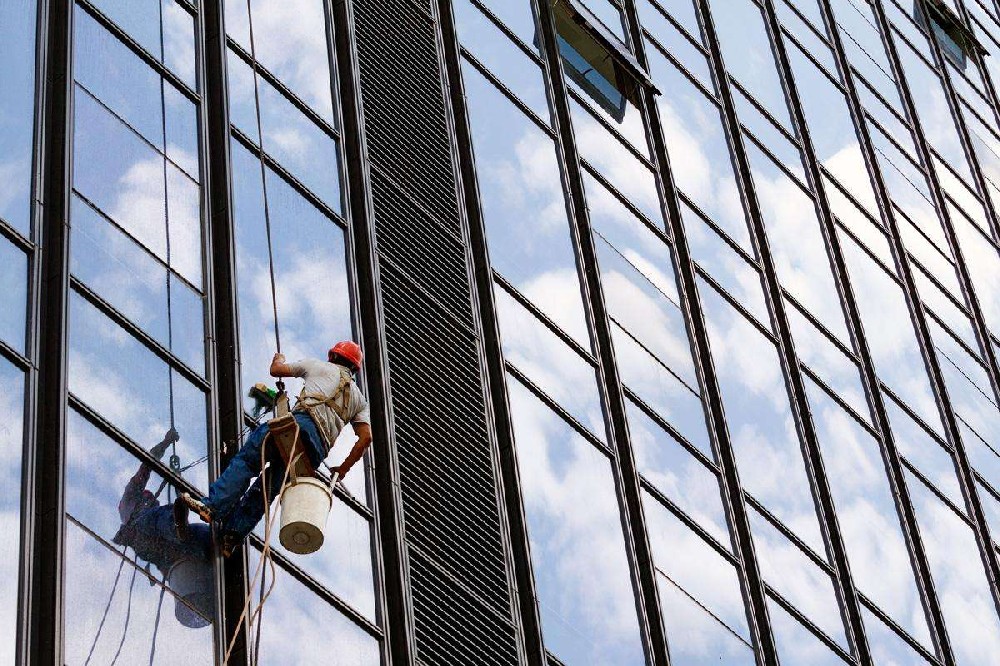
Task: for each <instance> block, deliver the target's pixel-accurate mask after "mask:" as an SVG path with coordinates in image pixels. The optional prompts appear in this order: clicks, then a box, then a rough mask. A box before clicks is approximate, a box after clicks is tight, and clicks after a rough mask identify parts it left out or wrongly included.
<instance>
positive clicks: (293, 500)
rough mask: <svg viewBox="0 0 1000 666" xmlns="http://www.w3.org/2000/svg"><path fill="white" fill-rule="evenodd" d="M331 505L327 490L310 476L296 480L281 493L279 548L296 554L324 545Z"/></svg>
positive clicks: (311, 550) (331, 500) (302, 553)
mask: <svg viewBox="0 0 1000 666" xmlns="http://www.w3.org/2000/svg"><path fill="white" fill-rule="evenodd" d="M332 504H333V494H332V493H331V492H330V488H329V487H328V486H327V485H326V484H325V483H323V482H322V481H320V480H319V479H314V478H312V477H305V478H303V477H299V478H298V479H296V480H295V481H293V482H292V483H291V484H289V485H288V487H287V488H285V491H284V492H283V493H281V532H280V533H279V534H278V537H279V538H280V539H281V545H282V546H284V547H285V548H287V549H288V550H290V551H292V552H293V553H296V554H298V555H308V554H309V553H315V552H316V551H317V550H319V549H320V547H322V545H323V528H324V527H325V526H326V518H327V516H328V515H329V514H330V507H331V506H332Z"/></svg>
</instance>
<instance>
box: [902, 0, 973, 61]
mask: <svg viewBox="0 0 1000 666" xmlns="http://www.w3.org/2000/svg"><path fill="white" fill-rule="evenodd" d="M913 16H914V18H916V21H917V23H918V24H919V25H920V26H922V27H923V28H925V29H929V31H930V33H931V34H932V35H933V36H934V39H935V40H936V41H937V43H938V44H939V45H940V46H941V52H942V53H944V56H945V57H946V58H948V60H950V61H951V62H952V64H953V65H955V66H956V67H958V68H959V69H964V68H965V63H966V61H967V59H968V58H970V57H971V58H974V57H976V56H977V55H978V54H985V53H986V51H985V49H983V47H982V46H981V45H980V44H979V42H978V41H976V38H975V36H973V34H972V32H971V31H970V30H969V28H968V27H966V25H965V24H964V23H962V19H961V18H960V17H959V16H958V15H957V14H955V10H953V9H952V8H951V7H950V6H948V4H947V3H946V2H944V0H915V1H914V3H913Z"/></svg>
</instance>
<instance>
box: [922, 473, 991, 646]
mask: <svg viewBox="0 0 1000 666" xmlns="http://www.w3.org/2000/svg"><path fill="white" fill-rule="evenodd" d="M907 485H908V486H909V489H910V497H912V498H913V504H914V506H915V507H916V511H917V521H918V522H919V524H920V532H921V535H922V537H923V541H924V547H925V548H926V549H927V559H928V560H929V561H930V565H931V574H932V575H933V576H934V587H935V589H936V590H937V594H938V599H939V600H940V601H941V608H942V610H943V611H944V619H945V623H946V624H947V626H948V635H949V637H950V638H951V643H952V647H953V649H954V651H955V657H956V660H957V662H958V663H959V664H988V663H990V661H992V660H993V659H994V658H995V657H996V655H997V654H1000V620H998V618H997V611H996V607H995V606H994V604H993V598H992V597H991V596H990V593H989V583H988V581H987V577H986V572H985V570H984V569H983V563H982V560H981V559H980V558H979V549H978V547H977V546H976V541H975V538H974V537H973V535H972V531H971V529H969V527H968V526H967V525H966V524H965V523H963V522H962V520H961V519H959V517H958V516H956V515H955V514H954V513H953V512H952V511H951V509H949V508H947V507H945V506H944V505H943V504H941V502H940V500H938V499H937V498H936V497H935V496H934V495H933V494H932V493H931V492H930V491H929V490H928V489H927V487H926V486H924V485H923V484H922V483H920V481H919V480H917V479H915V478H914V477H913V476H911V475H907Z"/></svg>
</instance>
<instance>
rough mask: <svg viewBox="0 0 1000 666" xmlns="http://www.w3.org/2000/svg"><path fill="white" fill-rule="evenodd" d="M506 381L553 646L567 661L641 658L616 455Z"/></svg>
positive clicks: (632, 661) (546, 626)
mask: <svg viewBox="0 0 1000 666" xmlns="http://www.w3.org/2000/svg"><path fill="white" fill-rule="evenodd" d="M507 387H508V391H509V393H510V400H511V413H512V415H513V419H512V421H513V424H514V436H515V440H516V442H517V449H518V459H519V467H520V476H521V487H522V491H523V494H524V504H525V513H526V514H527V517H528V534H529V537H530V539H531V555H532V560H533V563H534V572H535V581H536V590H537V593H538V601H539V606H540V610H541V614H542V632H543V635H544V638H545V645H546V647H547V648H548V649H549V650H550V651H551V652H552V653H553V654H555V655H556V657H558V658H559V659H560V660H561V661H562V662H563V663H565V664H569V665H574V664H597V663H600V664H635V663H641V662H642V661H643V651H642V644H641V642H640V638H639V627H638V622H637V619H636V615H635V603H634V597H633V590H632V583H631V579H630V575H629V566H628V561H627V559H626V556H625V547H624V537H623V534H622V527H621V516H620V515H619V512H618V499H617V496H616V493H615V485H614V481H613V476H612V474H611V466H610V464H609V460H608V458H607V457H606V455H605V454H603V453H601V452H600V451H598V450H597V449H596V448H595V447H594V446H593V445H592V444H590V443H589V442H587V441H586V440H585V439H583V438H582V437H580V435H578V434H576V433H575V432H574V431H573V430H572V429H571V428H570V427H569V425H567V424H566V423H565V422H564V421H562V420H561V419H560V418H559V417H558V416H557V415H556V414H555V413H554V412H552V411H551V410H549V409H548V408H547V407H546V406H545V405H543V404H542V403H541V402H540V401H539V400H538V399H537V398H535V397H534V396H532V395H531V394H530V393H529V392H528V390H527V389H525V388H524V387H523V386H521V385H520V384H519V383H518V382H517V381H516V380H514V379H513V378H509V379H508V382H507Z"/></svg>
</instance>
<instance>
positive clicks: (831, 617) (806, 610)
mask: <svg viewBox="0 0 1000 666" xmlns="http://www.w3.org/2000/svg"><path fill="white" fill-rule="evenodd" d="M749 516H750V526H751V528H752V530H753V542H754V545H755V546H756V547H757V559H758V561H759V562H760V568H761V572H762V573H763V574H764V579H765V580H766V581H767V582H768V583H769V584H770V585H771V586H772V587H773V588H774V589H775V590H776V591H777V592H778V593H779V594H781V595H782V596H783V597H785V599H787V600H788V601H789V603H791V604H792V605H793V606H795V607H796V608H798V609H799V610H800V611H801V612H802V614H803V615H805V616H806V617H807V618H809V619H810V620H811V621H812V622H813V623H814V624H815V625H816V626H817V627H819V628H820V630H822V631H823V632H825V633H826V635H827V636H829V637H830V638H832V639H833V640H834V641H836V642H837V643H839V644H840V645H841V646H842V647H844V648H845V649H847V637H846V635H845V634H844V624H843V621H842V620H841V617H840V606H839V605H838V603H837V597H836V594H835V593H834V590H833V580H832V579H831V578H830V576H829V575H827V573H826V572H825V571H823V570H822V569H820V568H819V567H818V566H816V564H815V563H814V562H813V561H812V560H810V559H809V558H808V557H807V556H806V554H805V553H803V552H802V551H801V550H800V549H799V547H798V546H797V545H795V544H794V543H792V542H791V541H789V540H788V539H787V538H786V537H785V536H784V535H783V534H781V533H780V532H779V531H778V530H776V529H775V528H774V526H773V525H772V524H771V523H770V522H768V521H767V520H766V519H765V518H764V517H763V516H761V515H760V514H759V513H758V512H757V511H755V510H752V509H751V510H750V511H749ZM820 552H821V553H822V552H823V551H820ZM792 663H801V662H799V661H794V662H792ZM806 663H810V662H806Z"/></svg>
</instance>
